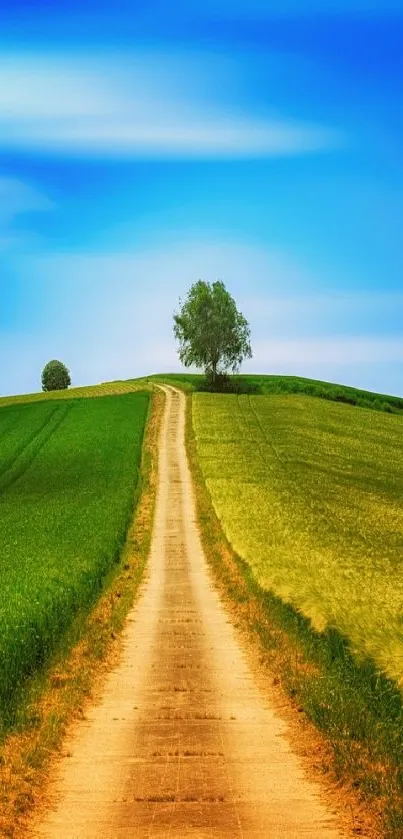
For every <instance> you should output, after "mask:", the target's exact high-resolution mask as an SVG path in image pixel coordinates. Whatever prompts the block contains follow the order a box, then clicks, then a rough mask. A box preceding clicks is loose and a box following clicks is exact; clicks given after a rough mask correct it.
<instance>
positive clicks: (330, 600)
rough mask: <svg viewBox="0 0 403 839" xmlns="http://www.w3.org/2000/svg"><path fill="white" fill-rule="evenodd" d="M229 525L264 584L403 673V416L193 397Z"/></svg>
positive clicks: (201, 453)
mask: <svg viewBox="0 0 403 839" xmlns="http://www.w3.org/2000/svg"><path fill="white" fill-rule="evenodd" d="M192 408H193V427H194V431H195V437H196V442H197V451H198V457H199V460H200V465H201V468H202V472H203V475H204V478H205V480H206V484H207V487H208V489H209V492H210V494H211V498H212V501H213V504H214V507H215V510H216V512H217V515H218V517H219V519H220V520H221V522H222V525H223V528H224V531H225V533H226V535H227V537H228V539H229V541H230V542H231V543H232V545H233V547H234V549H235V551H236V552H237V553H238V554H239V555H240V556H241V557H242V558H244V559H245V560H246V561H247V562H248V563H249V564H250V566H251V567H252V569H253V572H254V574H255V575H256V578H257V579H258V581H259V583H260V584H261V586H262V587H264V588H266V589H270V590H272V591H274V592H275V593H276V594H278V595H279V596H280V597H281V598H283V599H284V600H287V601H289V602H291V603H292V604H293V605H294V606H295V607H297V608H298V609H299V610H301V611H302V612H303V613H304V614H305V615H306V616H308V617H309V618H311V620H312V622H313V625H314V626H315V628H317V629H324V628H325V627H326V626H334V627H336V628H337V629H338V630H339V631H340V632H341V633H343V634H344V635H345V636H347V637H348V638H349V639H350V641H351V643H352V647H353V649H354V650H355V651H356V652H357V653H365V654H369V655H370V656H371V657H373V658H374V659H375V661H376V662H377V663H378V665H379V666H380V667H381V668H382V669H383V670H384V671H385V672H386V673H387V674H388V675H390V676H392V677H393V678H397V679H399V680H400V679H402V677H403V566H402V563H403V504H402V499H403V419H402V418H400V417H398V416H391V415H385V414H381V413H377V412H374V411H368V410H364V409H359V408H354V407H350V406H348V405H341V404H335V403H332V402H327V401H324V400H319V399H315V398H311V397H308V396H298V395H288V396H287V395H272V396H236V395H222V396H221V395H216V394H207V393H196V394H193V396H192Z"/></svg>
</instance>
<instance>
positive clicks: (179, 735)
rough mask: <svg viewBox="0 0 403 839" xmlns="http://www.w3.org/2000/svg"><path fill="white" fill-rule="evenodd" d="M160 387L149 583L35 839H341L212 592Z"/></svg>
mask: <svg viewBox="0 0 403 839" xmlns="http://www.w3.org/2000/svg"><path fill="white" fill-rule="evenodd" d="M184 427H185V397H184V396H183V394H179V393H178V392H177V391H172V390H170V389H167V400H166V409H165V416H164V422H163V427H162V430H161V439H160V465H159V486H158V495H157V508H156V517H155V525H154V534H153V541H152V548H151V554H150V558H149V565H148V574H147V578H146V580H145V582H144V584H143V589H142V593H141V596H140V599H139V601H138V604H137V605H136V607H135V608H134V610H133V612H132V613H131V615H130V617H129V622H128V625H127V630H126V632H125V640H124V652H123V657H122V661H121V663H120V664H119V666H118V667H117V668H116V669H115V670H114V671H113V672H111V674H110V676H109V677H108V681H107V684H106V688H105V691H104V694H103V698H102V701H101V703H100V704H99V705H98V706H96V707H94V708H93V709H92V710H91V713H90V715H89V717H88V718H87V719H86V720H85V721H84V722H83V723H80V725H79V727H78V730H76V731H75V732H74V735H73V736H72V737H71V738H70V742H68V743H67V744H66V756H65V758H64V759H63V760H62V761H61V763H60V767H59V771H58V777H57V778H56V780H55V783H54V787H53V792H52V795H53V800H54V809H53V810H52V811H51V812H49V813H48V814H47V816H46V818H45V820H44V821H43V822H42V824H41V826H40V828H39V829H37V830H36V832H35V834H34V835H35V836H37V837H42V839H43V837H48V839H49V837H52V839H55V838H56V837H60V839H73V837H74V839H90V837H91V839H95V838H96V839H101V838H102V837H108V839H115V837H138V839H142V837H144V838H145V837H177V839H179V838H180V839H185V837H188V836H193V837H197V839H204V837H206V839H207V837H231V838H232V839H235V837H238V839H240V837H244V839H246V837H247V838H248V839H249V837H250V839H256V838H257V837H261V839H263V837H264V839H268V837H281V838H282V839H284V837H288V839H291V837H295V839H296V837H301V839H303V837H310V839H314V837H315V838H317V839H336V837H339V839H340V837H341V836H342V834H341V833H340V832H339V830H338V829H337V828H336V826H335V823H334V821H333V819H332V816H331V814H330V812H329V811H328V810H327V809H326V805H325V803H324V802H323V801H322V800H321V798H320V791H319V788H318V787H317V786H316V785H314V784H313V783H312V782H311V781H309V780H308V779H307V778H306V776H305V775H304V772H303V770H302V768H301V765H300V763H299V759H298V758H297V757H296V756H295V755H294V754H293V752H292V750H291V747H290V746H289V745H288V742H287V739H286V725H285V723H283V722H282V721H281V720H280V719H279V718H278V716H277V715H276V714H275V713H274V711H273V710H272V709H271V708H270V707H268V705H267V700H265V698H264V697H262V695H261V694H260V693H259V691H258V689H257V687H256V686H255V684H254V682H253V678H252V675H251V672H250V671H249V669H248V665H247V662H246V660H245V656H244V654H243V653H242V651H241V649H240V647H239V645H238V642H237V640H236V637H235V633H234V629H233V627H232V625H231V624H230V623H229V621H228V618H227V617H226V614H225V612H224V610H223V607H222V605H221V604H220V601H219V599H218V596H217V594H216V593H215V590H214V588H213V586H212V583H211V580H210V577H209V572H208V570H207V567H206V563H205V559H204V557H203V552H202V548H201V544H200V540H199V535H198V530H197V524H196V514H195V506H194V500H193V492H192V487H191V478H190V473H189V467H188V463H187V458H186V454H185V447H184Z"/></svg>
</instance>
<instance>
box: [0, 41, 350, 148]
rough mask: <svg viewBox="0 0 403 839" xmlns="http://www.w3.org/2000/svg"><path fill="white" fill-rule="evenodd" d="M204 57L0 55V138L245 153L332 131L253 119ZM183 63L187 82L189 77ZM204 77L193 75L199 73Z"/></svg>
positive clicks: (332, 140) (322, 142) (24, 143)
mask: <svg viewBox="0 0 403 839" xmlns="http://www.w3.org/2000/svg"><path fill="white" fill-rule="evenodd" d="M215 64H216V65H217V61H215V60H214V57H211V58H209V56H204V57H202V58H200V56H198V57H197V61H196V62H195V61H194V60H192V56H191V55H189V56H186V55H182V56H179V57H178V58H177V60H176V62H173V61H172V58H171V57H170V56H169V55H168V54H167V55H165V54H155V55H150V54H147V55H145V56H141V55H139V56H137V57H133V56H128V57H127V59H125V57H124V56H112V57H111V56H108V55H105V56H97V57H94V56H92V57H85V56H79V55H74V56H68V55H66V56H64V57H63V56H56V57H55V56H51V55H47V54H45V55H41V54H38V55H30V56H22V55H17V54H14V53H12V54H7V55H3V56H2V60H1V66H0V148H3V149H4V148H14V149H15V148H19V149H24V148H29V149H31V150H32V149H34V150H37V151H41V152H47V153H54V154H55V153H56V154H64V155H65V154H70V155H90V156H101V157H108V156H119V157H121V156H123V157H129V158H130V157H140V158H144V157H149V158H161V157H165V158H171V157H182V158H183V157H185V158H186V157H188V158H189V157H190V158H203V157H205V158H245V157H270V156H287V155H299V154H308V153H313V152H321V151H325V150H328V149H329V148H333V147H334V146H335V145H338V144H339V143H340V137H339V136H337V134H336V132H334V131H332V130H330V129H328V128H326V127H325V126H322V125H316V124H315V123H314V122H312V123H309V122H308V123H305V122H300V121H296V120H293V119H292V117H288V116H286V117H278V116H276V117H275V118H273V119H262V118H259V117H257V116H256V115H255V114H254V113H253V112H247V113H246V112H245V110H241V112H240V111H239V107H238V106H236V105H235V104H234V103H233V102H232V101H228V102H224V101H223V100H222V97H221V98H220V96H218V94H217V76H215V75H214V69H216V70H217V72H218V73H219V72H220V70H221V64H220V62H218V65H217V66H216V67H215V66H214V65H215ZM192 73H193V77H194V84H193V85H192ZM202 78H203V79H204V82H203V84H202V83H201V79H202Z"/></svg>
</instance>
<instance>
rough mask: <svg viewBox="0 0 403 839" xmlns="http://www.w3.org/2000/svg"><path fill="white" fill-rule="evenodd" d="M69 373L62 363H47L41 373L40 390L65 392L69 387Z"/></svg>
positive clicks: (53, 361) (54, 361) (55, 361)
mask: <svg viewBox="0 0 403 839" xmlns="http://www.w3.org/2000/svg"><path fill="white" fill-rule="evenodd" d="M70 385H71V378H70V372H69V370H68V369H67V367H66V366H65V364H63V362H62V361H57V359H53V360H52V361H48V363H47V364H46V366H45V367H44V368H43V371H42V390H44V391H49V390H66V388H68V387H70Z"/></svg>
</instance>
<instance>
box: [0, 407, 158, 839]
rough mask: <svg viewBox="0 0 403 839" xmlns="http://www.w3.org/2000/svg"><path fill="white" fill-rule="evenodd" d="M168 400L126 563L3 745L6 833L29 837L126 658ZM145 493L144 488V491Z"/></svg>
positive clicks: (153, 416) (69, 638)
mask: <svg viewBox="0 0 403 839" xmlns="http://www.w3.org/2000/svg"><path fill="white" fill-rule="evenodd" d="M163 405H164V396H163V394H162V393H159V392H158V393H155V394H154V396H153V399H152V400H150V408H149V416H148V421H147V426H146V432H145V435H144V444H143V452H142V461H141V484H140V496H139V501H138V503H137V506H136V509H135V512H134V516H133V519H132V523H131V526H130V528H129V531H128V535H127V540H126V544H125V547H124V550H123V552H122V555H121V559H120V562H119V564H118V565H117V566H115V567H114V568H113V570H112V571H111V572H110V574H109V576H108V577H107V579H106V582H105V587H104V590H103V593H102V595H101V597H100V599H99V600H98V602H97V604H96V606H95V608H94V609H93V611H92V612H91V614H90V615H87V616H86V617H80V618H77V620H76V621H75V623H74V625H73V626H72V627H71V628H70V629H69V631H68V633H67V635H66V636H65V638H64V639H63V643H62V644H61V646H60V648H59V650H58V653H57V654H56V655H55V656H54V658H53V661H52V663H51V665H50V666H49V668H48V669H47V671H46V673H45V674H44V675H42V676H40V677H38V679H37V680H36V682H34V683H33V684H32V687H31V693H30V697H27V703H28V708H27V713H26V715H25V720H26V727H25V728H24V730H23V731H20V732H16V733H14V734H12V735H10V736H9V737H8V738H7V739H6V740H5V741H4V743H3V744H2V746H1V748H0V835H1V836H4V837H12V839H18V838H19V837H21V836H25V835H26V831H27V829H28V824H29V822H30V817H31V816H32V812H33V808H34V807H35V808H36V809H37V808H38V807H39V806H40V805H41V803H42V801H43V797H44V792H43V790H44V788H45V782H46V778H47V776H48V774H49V770H50V766H51V761H52V758H54V756H55V755H56V753H57V750H58V749H59V748H60V746H61V743H62V740H63V736H64V734H65V732H66V729H67V726H68V725H69V724H70V723H71V722H72V721H73V720H74V719H78V718H80V717H82V716H83V715H84V713H85V706H86V705H87V703H88V702H89V700H90V699H93V698H94V697H95V696H96V695H97V693H98V691H99V689H100V685H101V683H102V678H103V675H104V674H105V673H106V672H107V671H108V669H109V667H110V666H111V664H112V663H113V661H115V660H116V658H117V656H118V654H119V643H120V642H119V633H120V630H121V629H122V628H123V625H124V621H125V618H126V616H127V614H128V612H129V610H130V608H131V607H132V605H133V601H134V599H135V596H136V593H137V590H138V587H139V584H140V582H141V580H142V576H143V572H144V568H145V564H146V560H147V556H148V553H149V546H150V540H151V531H152V522H153V515H154V506H155V495H156V486H157V469H158V464H157V454H158V452H157V437H158V431H159V427H160V422H161V418H162V413H163ZM137 492H139V487H138V488H137Z"/></svg>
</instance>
